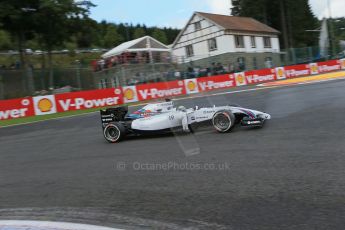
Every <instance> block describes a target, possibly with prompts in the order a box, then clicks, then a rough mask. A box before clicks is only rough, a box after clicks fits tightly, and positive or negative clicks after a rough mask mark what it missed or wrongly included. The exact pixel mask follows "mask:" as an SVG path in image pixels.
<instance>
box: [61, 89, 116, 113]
mask: <svg viewBox="0 0 345 230" xmlns="http://www.w3.org/2000/svg"><path fill="white" fill-rule="evenodd" d="M55 100H56V108H57V112H66V111H75V110H82V109H92V108H99V107H106V106H117V105H121V104H123V98H122V91H121V89H119V88H111V89H100V90H90V91H80V92H75V93H63V94H56V95H55Z"/></svg>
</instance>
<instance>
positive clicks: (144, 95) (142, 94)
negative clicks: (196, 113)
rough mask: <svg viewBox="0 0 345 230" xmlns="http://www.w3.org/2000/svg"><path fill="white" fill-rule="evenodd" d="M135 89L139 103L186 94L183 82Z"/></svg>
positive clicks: (156, 84) (146, 85) (143, 86)
mask: <svg viewBox="0 0 345 230" xmlns="http://www.w3.org/2000/svg"><path fill="white" fill-rule="evenodd" d="M136 89H137V95H138V99H139V101H146V100H152V99H160V98H169V97H175V96H181V95H185V94H186V89H185V87H184V82H183V81H169V82H160V83H152V84H143V85H137V86H136Z"/></svg>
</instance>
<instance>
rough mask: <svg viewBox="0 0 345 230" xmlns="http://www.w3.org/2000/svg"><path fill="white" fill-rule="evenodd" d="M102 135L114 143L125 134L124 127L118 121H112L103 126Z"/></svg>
mask: <svg viewBox="0 0 345 230" xmlns="http://www.w3.org/2000/svg"><path fill="white" fill-rule="evenodd" d="M103 135H104V138H105V139H106V140H107V141H108V142H110V143H116V142H119V141H121V139H122V138H123V137H124V136H125V135H126V128H125V127H124V126H123V124H121V123H119V122H112V123H109V124H108V125H107V126H106V127H105V128H104V131H103Z"/></svg>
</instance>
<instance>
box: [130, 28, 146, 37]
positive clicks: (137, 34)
mask: <svg viewBox="0 0 345 230" xmlns="http://www.w3.org/2000/svg"><path fill="white" fill-rule="evenodd" d="M145 35H146V34H145V30H144V29H143V28H142V27H138V28H136V29H135V30H134V35H133V38H134V39H136V38H141V37H144V36H145Z"/></svg>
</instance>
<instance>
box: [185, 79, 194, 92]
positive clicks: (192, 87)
mask: <svg viewBox="0 0 345 230" xmlns="http://www.w3.org/2000/svg"><path fill="white" fill-rule="evenodd" d="M187 88H188V89H189V90H190V91H194V90H195V88H196V85H195V83H194V81H189V82H188V83H187Z"/></svg>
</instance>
